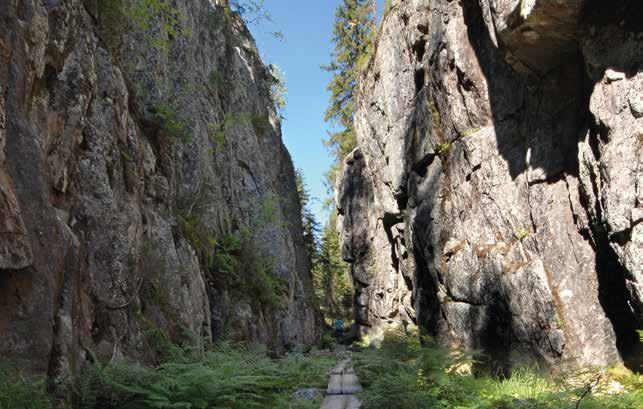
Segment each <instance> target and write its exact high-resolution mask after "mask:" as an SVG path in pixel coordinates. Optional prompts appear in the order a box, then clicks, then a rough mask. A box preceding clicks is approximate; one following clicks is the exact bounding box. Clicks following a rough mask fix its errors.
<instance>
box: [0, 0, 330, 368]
mask: <svg viewBox="0 0 643 409" xmlns="http://www.w3.org/2000/svg"><path fill="white" fill-rule="evenodd" d="M112 3H113V4H118V2H96V1H82V0H70V1H65V2H41V1H35V0H27V1H13V0H11V1H3V2H1V3H0V148H1V149H0V221H1V223H2V225H3V226H4V230H3V233H2V236H1V241H0V333H2V336H1V337H0V357H2V358H6V357H8V356H11V357H12V359H13V360H15V361H18V362H23V363H24V364H25V365H24V367H25V368H31V369H32V370H34V371H37V372H44V371H48V372H49V373H50V374H53V375H55V376H60V377H64V376H68V375H69V374H70V373H72V372H74V371H76V370H77V369H78V366H79V365H80V364H81V363H82V362H83V361H84V360H85V358H86V357H87V356H88V354H89V353H90V352H92V353H97V354H98V355H99V356H100V357H106V358H111V357H112V356H128V357H132V358H136V359H143V360H146V359H154V357H153V348H151V346H150V345H149V344H148V340H147V337H146V334H149V333H150V331H155V330H161V331H164V332H166V333H167V334H168V335H169V337H170V338H171V339H173V340H176V341H180V340H184V339H185V337H186V336H189V337H196V338H197V339H200V338H203V339H204V340H206V341H209V340H211V339H212V338H213V337H214V338H217V337H220V336H223V335H225V336H229V337H231V338H233V339H235V338H237V339H245V340H252V341H260V342H263V343H266V344H268V345H270V347H271V349H274V350H276V351H279V350H283V349H284V348H286V347H288V346H291V345H296V344H302V343H311V342H313V341H314V340H316V338H317V336H318V334H317V328H318V327H317V318H316V316H315V313H314V309H313V307H312V306H311V304H310V303H309V302H308V297H307V296H306V294H308V289H309V287H310V285H311V278H310V266H309V265H308V260H307V257H306V253H305V248H304V245H303V235H302V232H301V224H300V219H299V214H300V209H299V203H298V199H297V193H296V190H295V181H294V171H293V166H292V163H291V159H290V156H289V154H288V152H287V151H286V149H285V147H284V145H283V143H282V140H281V131H280V119H279V116H278V115H277V113H276V112H275V109H274V104H273V103H272V101H271V100H270V86H271V84H272V83H273V81H274V80H273V79H272V77H271V75H270V74H269V72H268V70H267V69H266V67H265V66H264V65H263V63H262V62H261V59H260V57H259V53H258V51H257V49H256V46H255V44H254V41H253V39H252V37H251V35H250V33H249V32H248V30H247V28H246V27H245V26H244V24H243V22H242V21H241V19H239V18H238V17H237V16H235V15H230V14H229V13H225V12H224V11H223V9H222V7H219V6H213V5H212V3H211V2H210V1H208V0H179V1H173V2H170V4H171V5H172V7H173V10H172V13H170V14H175V17H176V20H175V21H167V19H168V18H170V19H171V16H169V15H163V16H161V15H155V14H154V12H153V11H150V9H148V10H143V12H144V16H145V18H144V21H136V20H135V21H132V20H131V19H129V17H128V16H132V15H136V13H131V11H130V10H129V9H127V7H132V6H133V5H135V4H141V3H140V2H132V1H129V0H126V1H124V2H123V4H124V6H125V7H126V9H125V11H124V12H123V14H119V13H121V12H120V11H119V10H118V9H117V8H109V7H108V6H109V4H112ZM145 13H148V14H149V15H146V14H145ZM150 13H151V14H150ZM223 128H225V136H224V137H221V136H220V134H219V133H217V131H218V130H220V129H223ZM179 215H183V216H185V215H189V216H190V217H194V218H195V219H196V220H198V226H199V227H198V228H199V229H200V230H201V231H202V232H205V234H207V235H209V236H211V237H222V236H224V235H225V234H227V233H234V234H237V235H245V236H247V237H248V240H247V241H248V242H249V243H250V244H249V248H251V249H252V251H253V254H252V257H254V258H255V259H257V260H259V261H260V262H261V263H263V264H265V265H266V266H267V269H268V271H269V272H270V273H271V274H272V275H273V276H275V277H277V278H278V279H279V280H280V281H279V282H283V283H284V285H283V291H282V293H280V294H279V301H278V302H277V304H276V305H269V304H262V303H261V302H259V301H258V300H257V297H255V296H252V295H251V291H250V290H249V289H243V288H241V289H235V288H234V287H232V288H230V287H231V286H229V285H227V284H225V283H226V282H227V280H229V277H222V276H221V275H222V274H224V273H222V272H218V271H212V270H211V269H207V268H204V266H207V264H208V262H209V261H208V260H206V259H205V258H204V257H203V256H202V254H199V252H198V249H195V248H193V247H192V245H191V244H190V241H188V240H186V237H183V233H182V230H181V228H180V223H179V217H178V216H179ZM243 256H244V257H243V260H248V259H251V258H252V257H250V254H244V255H243ZM252 268H253V267H252V266H247V267H246V268H242V269H241V270H240V271H239V273H240V274H246V273H250V271H249V269H252ZM187 334H189V335H187ZM102 355H106V356H102Z"/></svg>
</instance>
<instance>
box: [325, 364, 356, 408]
mask: <svg viewBox="0 0 643 409" xmlns="http://www.w3.org/2000/svg"><path fill="white" fill-rule="evenodd" d="M361 390H362V385H360V383H359V379H357V375H355V371H354V370H353V366H352V364H351V360H350V359H344V360H343V361H342V362H340V363H339V364H337V366H335V368H333V370H332V371H331V372H330V380H329V381H328V389H327V390H326V399H324V402H322V405H321V409H359V408H360V406H361V404H360V402H359V400H358V399H357V397H356V396H355V394H356V393H358V392H360V391H361Z"/></svg>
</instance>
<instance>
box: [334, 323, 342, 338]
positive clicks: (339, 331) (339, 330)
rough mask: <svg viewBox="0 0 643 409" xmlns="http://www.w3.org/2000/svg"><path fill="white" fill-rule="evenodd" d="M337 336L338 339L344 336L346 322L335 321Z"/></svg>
mask: <svg viewBox="0 0 643 409" xmlns="http://www.w3.org/2000/svg"><path fill="white" fill-rule="evenodd" d="M335 336H336V337H337V338H341V337H343V336H344V321H342V320H340V319H336V320H335Z"/></svg>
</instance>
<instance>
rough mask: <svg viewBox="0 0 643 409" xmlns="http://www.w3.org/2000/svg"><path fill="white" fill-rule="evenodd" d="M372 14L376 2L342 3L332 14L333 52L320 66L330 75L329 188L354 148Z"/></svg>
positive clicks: (346, 0) (352, 0)
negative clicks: (359, 88)
mask: <svg viewBox="0 0 643 409" xmlns="http://www.w3.org/2000/svg"><path fill="white" fill-rule="evenodd" d="M376 12H377V1H376V0H343V2H342V3H341V4H340V5H339V6H338V7H337V10H336V11H335V23H334V26H333V43H334V44H335V49H334V51H333V54H332V57H331V58H332V61H331V63H330V64H329V65H327V66H324V67H322V68H323V69H325V70H326V71H329V72H332V73H333V77H332V79H331V81H330V83H329V84H328V87H327V89H328V91H329V92H330V93H331V96H330V106H329V107H328V109H327V111H326V115H325V120H326V121H328V122H330V123H332V124H333V125H334V126H336V127H337V130H336V131H335V132H329V137H328V139H327V140H326V141H325V144H326V145H327V146H328V147H329V148H330V149H331V151H332V154H333V156H335V166H334V167H333V168H332V169H331V170H330V171H329V173H328V174H327V175H326V178H327V183H328V185H329V186H332V185H333V181H334V178H335V173H336V171H337V164H338V163H339V162H340V161H341V160H342V159H343V157H344V156H346V155H347V154H348V153H350V151H352V150H353V149H354V148H355V146H356V145H357V141H356V138H355V131H354V127H353V118H354V117H355V110H356V103H355V97H356V91H357V84H358V79H359V75H360V72H361V71H362V69H363V68H364V66H365V65H366V64H367V63H368V60H369V58H370V54H371V49H372V43H373V36H374V34H375V29H376V25H375V24H376V23H375V21H376Z"/></svg>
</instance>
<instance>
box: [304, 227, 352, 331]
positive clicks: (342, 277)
mask: <svg viewBox="0 0 643 409" xmlns="http://www.w3.org/2000/svg"><path fill="white" fill-rule="evenodd" d="M335 222H336V216H335V215H333V216H331V218H330V220H329V221H328V223H326V226H325V227H324V231H323V234H322V237H321V240H320V245H319V257H318V260H317V263H316V264H315V270H314V271H313V273H314V279H315V290H316V295H317V299H318V300H319V304H320V307H321V310H322V312H323V313H324V316H325V317H326V318H327V319H329V320H332V319H335V318H344V319H348V320H350V318H351V317H352V305H353V284H352V278H351V276H350V271H349V265H348V264H347V263H345V262H344V261H343V260H342V255H341V245H340V241H339V235H338V234H337V230H336V229H335Z"/></svg>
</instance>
